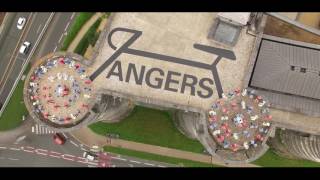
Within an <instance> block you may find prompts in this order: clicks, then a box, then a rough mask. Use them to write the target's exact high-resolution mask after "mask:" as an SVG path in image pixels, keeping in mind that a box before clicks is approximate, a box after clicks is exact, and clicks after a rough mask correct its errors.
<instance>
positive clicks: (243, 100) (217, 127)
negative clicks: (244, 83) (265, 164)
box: [208, 89, 272, 151]
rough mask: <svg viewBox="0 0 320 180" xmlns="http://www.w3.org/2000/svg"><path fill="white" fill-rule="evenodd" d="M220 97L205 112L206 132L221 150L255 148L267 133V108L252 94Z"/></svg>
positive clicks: (243, 93)
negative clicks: (206, 113)
mask: <svg viewBox="0 0 320 180" xmlns="http://www.w3.org/2000/svg"><path fill="white" fill-rule="evenodd" d="M222 96H223V98H221V99H219V100H217V102H215V103H214V104H213V105H212V107H211V109H210V110H209V111H208V126H209V132H210V133H211V134H212V136H213V138H214V139H215V141H216V142H217V144H218V145H219V146H221V147H223V149H231V150H232V151H239V150H248V149H249V148H250V147H254V148H256V147H257V146H258V145H259V144H261V143H262V142H263V141H264V140H265V139H266V138H267V135H268V132H269V130H270V126H271V119H272V116H271V115H270V109H269V104H268V103H267V101H266V100H264V99H263V98H262V97H261V96H258V95H256V94H255V91H254V90H247V89H243V90H242V91H241V90H240V89H236V90H234V91H232V92H230V93H228V94H227V95H225V94H223V95H222Z"/></svg>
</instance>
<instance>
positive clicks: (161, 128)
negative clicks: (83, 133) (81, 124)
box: [89, 106, 204, 153]
mask: <svg viewBox="0 0 320 180" xmlns="http://www.w3.org/2000/svg"><path fill="white" fill-rule="evenodd" d="M89 128H90V129H92V130H93V131H94V132H96V133H98V134H101V135H105V134H106V133H117V134H119V135H120V138H121V139H125V140H130V141H136V142H141V143H146V144H152V145H158V146H163V147H169V148H175V149H181V150H185V151H191V152H196V153H202V152H203V150H204V148H203V146H202V145H201V144H200V142H199V141H197V140H192V139H189V138H187V137H186V136H184V135H183V134H181V133H180V131H178V130H177V129H176V127H175V125H174V124H173V121H172V118H171V116H170V113H169V112H167V111H161V110H156V109H151V108H145V107H141V106H136V107H135V108H134V110H133V111H132V113H131V114H130V115H129V116H128V117H127V118H126V119H124V120H122V121H121V122H119V123H112V124H109V123H103V122H98V123H95V124H92V125H90V126H89Z"/></svg>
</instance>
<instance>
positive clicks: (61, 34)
mask: <svg viewBox="0 0 320 180" xmlns="http://www.w3.org/2000/svg"><path fill="white" fill-rule="evenodd" d="M63 35H64V34H61V36H60V38H59V41H58V43H60V41H61V40H62V37H63Z"/></svg>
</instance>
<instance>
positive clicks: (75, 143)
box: [70, 140, 79, 147]
mask: <svg viewBox="0 0 320 180" xmlns="http://www.w3.org/2000/svg"><path fill="white" fill-rule="evenodd" d="M70 143H71V144H73V145H75V146H76V147H79V145H78V144H76V143H75V142H73V141H72V140H70Z"/></svg>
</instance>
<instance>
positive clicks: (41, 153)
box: [37, 152, 48, 156]
mask: <svg viewBox="0 0 320 180" xmlns="http://www.w3.org/2000/svg"><path fill="white" fill-rule="evenodd" d="M37 154H40V155H43V156H48V154H45V153H41V152H37Z"/></svg>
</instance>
